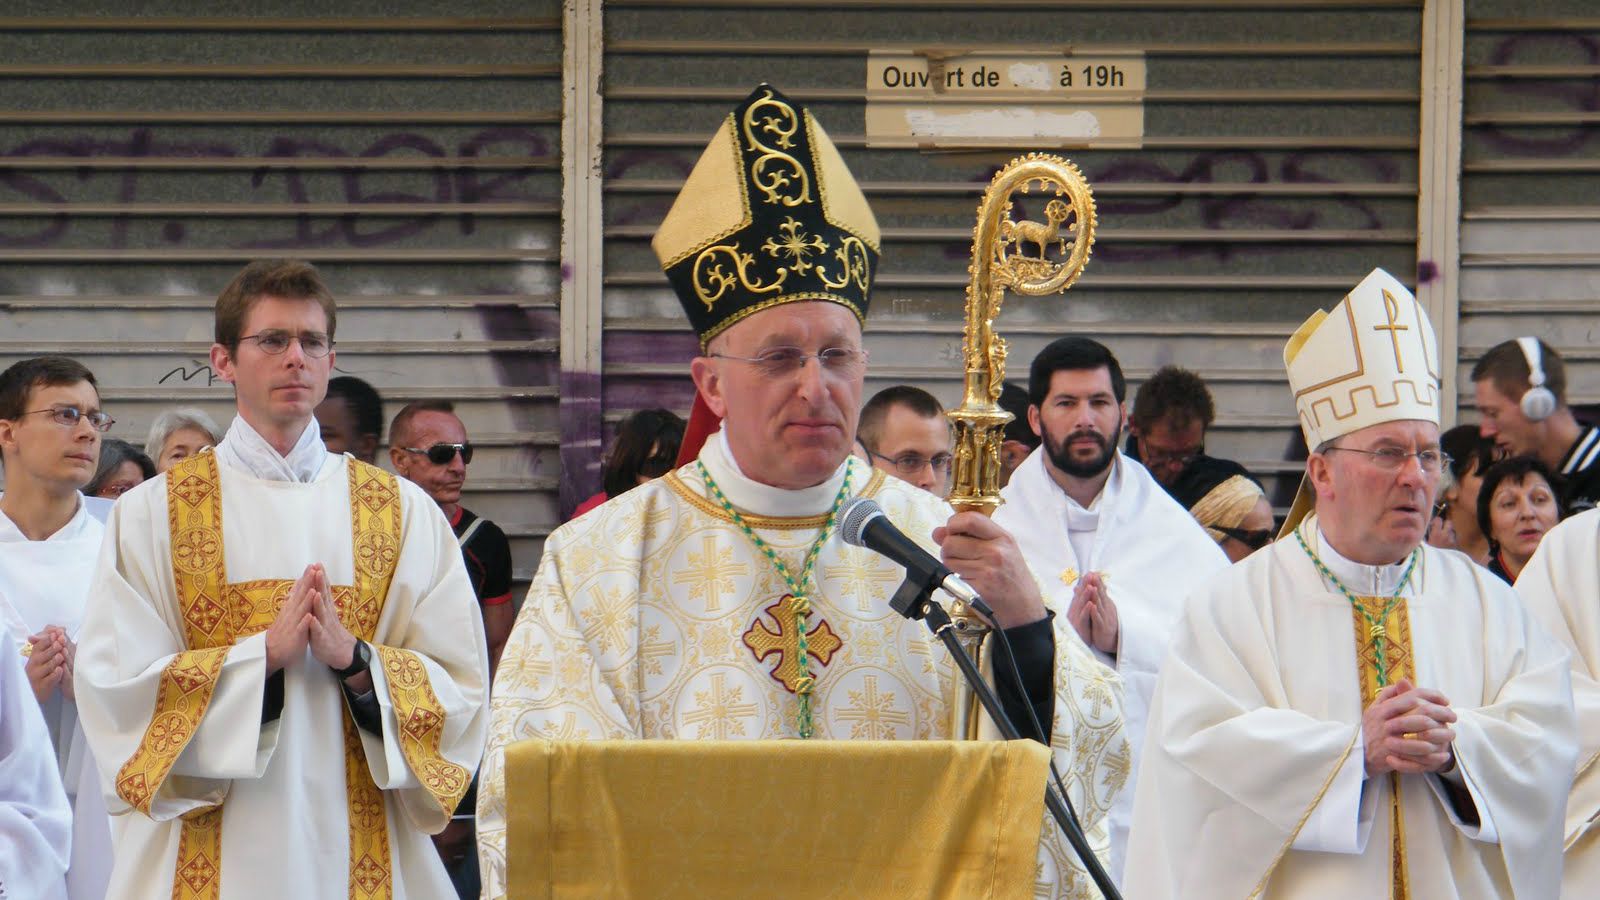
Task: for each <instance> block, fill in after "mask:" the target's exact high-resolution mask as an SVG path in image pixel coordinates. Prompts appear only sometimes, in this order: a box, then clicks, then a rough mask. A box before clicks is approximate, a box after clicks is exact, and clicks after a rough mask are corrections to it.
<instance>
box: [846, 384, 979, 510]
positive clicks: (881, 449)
mask: <svg viewBox="0 0 1600 900" xmlns="http://www.w3.org/2000/svg"><path fill="white" fill-rule="evenodd" d="M856 439H857V440H859V441H860V442H861V446H862V447H863V448H864V449H865V450H866V451H867V456H868V458H869V459H871V461H872V466H873V468H875V469H882V470H883V471H885V472H888V473H889V474H890V475H893V476H895V477H896V478H899V479H900V480H902V481H908V482H910V483H912V484H914V485H916V486H917V487H919V488H922V489H923V490H925V491H927V492H928V493H930V494H932V495H934V496H935V497H944V496H946V495H948V494H949V493H950V461H951V459H952V458H953V457H952V456H951V454H950V451H951V448H952V447H953V446H954V444H955V437H954V435H952V434H951V431H950V420H949V419H947V418H945V415H944V407H942V406H940V405H939V401H938V400H936V399H934V396H933V395H932V394H930V393H928V392H927V391H925V390H923V389H922V388H919V387H913V386H911V385H909V384H897V385H895V386H893V387H887V388H884V389H883V390H881V391H879V392H877V393H876V394H873V395H872V399H871V400H868V401H867V403H866V405H865V406H863V407H861V422H860V424H859V425H857V426H856Z"/></svg>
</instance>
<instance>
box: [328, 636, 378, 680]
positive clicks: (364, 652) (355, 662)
mask: <svg viewBox="0 0 1600 900" xmlns="http://www.w3.org/2000/svg"><path fill="white" fill-rule="evenodd" d="M371 665H372V648H371V647H368V646H367V642H366V641H363V640H361V639H359V638H358V639H357V640H356V649H355V651H354V652H352V653H351V654H350V665H348V666H345V667H344V668H342V669H333V666H329V667H328V668H330V669H333V674H335V675H337V676H339V680H340V681H343V680H344V679H346V678H354V677H355V676H357V675H360V674H361V673H362V672H365V671H366V670H367V668H368V667H370V666H371Z"/></svg>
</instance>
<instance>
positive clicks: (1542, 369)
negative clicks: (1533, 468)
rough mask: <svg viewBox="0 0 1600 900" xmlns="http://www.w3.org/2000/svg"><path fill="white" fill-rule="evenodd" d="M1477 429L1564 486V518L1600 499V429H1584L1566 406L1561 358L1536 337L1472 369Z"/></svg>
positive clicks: (1493, 353) (1501, 347)
mask: <svg viewBox="0 0 1600 900" xmlns="http://www.w3.org/2000/svg"><path fill="white" fill-rule="evenodd" d="M1472 382H1473V389H1474V392H1475V399H1476V402H1477V406H1478V412H1479V413H1480V414H1482V416H1483V421H1482V422H1480V423H1479V425H1478V430H1479V432H1480V433H1481V434H1482V435H1483V436H1484V437H1486V438H1492V439H1493V440H1494V442H1495V446H1496V448H1498V449H1499V450H1500V452H1502V453H1504V454H1506V455H1508V456H1535V457H1538V458H1539V459H1540V460H1542V461H1543V462H1544V463H1545V465H1547V466H1549V467H1550V468H1551V469H1552V470H1554V471H1555V472H1556V473H1557V474H1559V475H1560V476H1561V478H1562V480H1564V481H1565V482H1566V485H1565V488H1564V490H1563V492H1562V505H1563V507H1564V511H1565V514H1567V515H1571V514H1572V513H1576V512H1581V511H1582V510H1585V509H1590V508H1592V507H1594V505H1595V503H1596V501H1597V500H1600V428H1595V427H1594V426H1588V427H1585V426H1583V425H1581V424H1579V423H1578V420H1577V419H1576V418H1574V417H1573V415H1572V410H1571V409H1570V408H1568V406H1567V371H1566V366H1565V365H1564V364H1562V362H1561V356H1560V355H1559V354H1557V353H1556V351H1555V350H1553V349H1552V348H1551V347H1550V345H1549V344H1546V343H1545V342H1544V341H1541V340H1539V339H1538V338H1533V337H1519V338H1517V339H1516V340H1511V341H1504V342H1502V343H1499V344H1496V345H1495V346H1494V347H1492V348H1490V350H1489V352H1488V353H1485V354H1484V355H1483V358H1481V359H1479V360H1478V362H1477V365H1475V366H1473V367H1472Z"/></svg>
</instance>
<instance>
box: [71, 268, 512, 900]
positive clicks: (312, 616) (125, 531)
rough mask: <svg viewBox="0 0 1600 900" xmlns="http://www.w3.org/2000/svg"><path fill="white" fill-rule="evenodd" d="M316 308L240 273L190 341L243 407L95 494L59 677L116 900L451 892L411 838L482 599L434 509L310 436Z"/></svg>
mask: <svg viewBox="0 0 1600 900" xmlns="http://www.w3.org/2000/svg"><path fill="white" fill-rule="evenodd" d="M335 313H336V310H335V307H334V302H333V297H332V295H331V294H330V293H329V292H328V289H327V287H326V286H324V284H323V283H322V280H321V278H320V276H319V275H318V274H317V272H316V270H315V269H313V268H312V267H311V266H309V265H307V264H305V263H301V262H294V261H267V262H257V263H251V264H250V265H248V266H246V267H245V268H244V269H243V270H242V271H241V272H240V273H239V275H238V276H236V277H235V278H234V280H233V282H232V283H231V284H229V285H228V287H227V288H226V289H224V290H223V292H222V294H221V295H220V296H219V297H218V299H217V315H216V328H215V331H216V343H215V344H214V345H213V346H212V349H211V362H212V367H213V368H214V369H215V370H216V371H217V373H218V375H219V376H220V377H221V378H222V379H223V380H224V381H227V382H229V383H231V384H233V385H234V390H235V394H236V396H237V402H238V412H239V414H238V416H237V417H236V418H235V419H234V421H233V424H232V426H231V427H230V428H229V429H228V433H227V436H226V437H225V438H224V439H223V441H222V443H220V444H219V445H217V447H216V448H215V450H211V451H202V452H200V453H198V454H196V455H194V456H192V457H190V458H188V459H185V460H184V461H182V462H180V463H178V464H176V465H174V466H173V467H172V468H170V469H168V470H167V471H166V472H165V473H163V474H161V475H159V476H157V477H156V478H154V479H151V480H150V481H146V482H145V483H144V484H142V485H140V486H139V487H137V488H135V489H133V490H132V491H129V492H128V493H126V494H124V495H123V496H122V498H121V499H120V500H118V502H117V504H116V506H115V508H114V509H113V511H112V515H111V520H110V522H109V524H108V526H107V531H106V546H105V550H104V552H103V553H102V555H101V558H100V563H99V567H98V570H97V571H96V574H95V578H94V586H93V588H92V589H91V591H90V597H91V599H90V603H89V610H88V612H87V614H86V623H85V627H84V630H83V638H82V641H81V643H80V645H79V649H78V658H77V673H76V675H77V677H76V679H75V683H76V685H77V694H78V703H79V708H80V712H81V715H82V717H83V727H84V731H85V732H86V733H87V735H88V737H89V743H90V745H91V746H92V748H93V749H94V754H95V758H96V760H97V761H98V762H99V764H100V769H101V773H102V776H103V779H104V781H103V783H104V785H105V786H106V787H107V789H108V791H109V793H110V799H111V803H112V811H113V813H114V814H116V815H117V816H118V818H117V821H116V825H115V828H114V834H115V839H116V851H117V852H116V866H115V868H114V870H113V872H112V875H111V896H113V897H117V898H119V900H124V898H131V900H142V898H148V900H155V898H163V900H165V898H169V897H183V898H213V900H247V898H257V897H261V898H265V897H273V898H277V897H294V898H297V900H300V898H308V900H334V898H339V900H345V898H363V900H365V898H394V900H399V898H407V897H410V898H418V897H422V898H436V897H445V896H449V895H450V893H451V888H450V883H449V880H448V879H447V878H446V876H445V871H444V867H443V865H442V864H441V863H440V861H439V856H438V854H437V853H436V852H435V851H434V849H433V845H432V842H431V841H430V840H429V839H428V835H429V834H430V833H434V832H438V831H440V830H441V829H443V828H444V826H445V824H446V823H447V822H448V821H449V819H450V815H451V813H452V811H453V810H454V809H455V807H456V804H457V803H458V802H459V801H460V799H461V796H462V794H463V793H464V792H465V791H466V789H467V783H468V782H469V780H470V779H471V777H472V772H473V770H474V769H475V768H476V766H477V764H478V761H479V759H480V755H481V752H482V749H483V741H484V734H485V731H486V728H487V725H488V702H487V701H488V698H487V693H488V692H487V682H488V658H487V655H486V652H485V650H484V641H483V631H482V626H481V625H480V624H479V622H480V620H479V617H478V615H477V600H476V598H475V597H474V596H473V591H472V585H471V583H470V582H469V580H468V578H467V574H466V570H465V568H464V567H463V565H462V562H461V553H460V550H459V549H458V548H457V546H456V542H455V536H454V535H453V534H452V533H451V531H450V527H449V524H448V523H447V522H446V521H445V519H444V516H443V514H442V513H440V512H439V509H438V507H437V505H435V504H434V503H433V501H432V500H431V499H430V498H429V497H428V496H427V495H426V494H424V493H423V492H422V490H421V489H420V488H417V487H416V486H415V485H412V484H410V483H409V482H406V481H402V480H399V479H397V478H395V477H394V476H393V475H391V474H389V473H387V472H384V471H382V470H380V469H377V468H374V467H372V466H369V465H367V464H365V463H361V462H357V461H356V460H354V459H353V458H352V457H350V456H348V455H340V456H335V455H333V454H330V453H329V452H328V451H327V449H326V448H325V447H324V446H323V444H322V440H321V437H320V435H319V432H318V428H317V426H316V422H315V421H314V420H313V418H312V410H313V409H314V408H315V407H316V405H317V404H318V403H319V402H320V401H321V400H322V398H323V395H324V393H325V392H326V390H327V385H328V373H329V370H330V369H331V368H332V367H333V363H334V352H333V332H334V327H335Z"/></svg>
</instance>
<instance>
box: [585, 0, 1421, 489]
mask: <svg viewBox="0 0 1600 900" xmlns="http://www.w3.org/2000/svg"><path fill="white" fill-rule="evenodd" d="M1421 21H1422V13H1421V4H1419V3H1403V2H1367V3H1359V4H1357V3H1341V2H1292V0H1282V2H1277V3H1263V2H1239V3H1227V2H1217V0H1212V2H1192V3H1190V2H1176V0H1162V2H1139V0H1129V2H1121V3H1105V2H1101V3H1090V2H1058V3H1041V2H1025V0H1011V2H997V3H983V4H978V3H926V2H922V3H908V2H895V0H878V2H867V0H859V2H851V0H820V2H804V0H801V2H791V3H787V4H783V5H782V6H781V7H779V6H777V5H762V6H759V7H756V6H753V5H749V4H733V3H717V2H707V0H694V2H690V0H685V2H672V0H616V2H612V3H608V4H607V5H606V8H605V17H604V30H605V63H604V64H605V79H604V85H605V88H604V109H605V123H606V131H605V141H604V153H603V165H602V171H603V173H604V191H605V225H604V254H605V257H604V258H605V279H604V281H605V285H604V314H605V317H604V351H603V358H604V373H605V378H604V407H605V418H606V420H607V421H608V422H610V423H613V424H614V423H615V422H616V421H618V420H619V419H620V418H622V417H623V416H625V415H627V414H628V413H629V412H631V411H632V410H634V409H636V408H639V407H643V406H653V405H667V406H671V407H677V408H680V409H683V408H687V406H688V404H689V401H690V399H691V396H692V394H691V391H692V388H691V386H690V384H689V381H688V378H687V377H686V372H687V366H686V364H685V360H687V359H688V358H689V357H690V356H692V355H693V353H694V350H695V341H694V339H693V337H692V335H690V334H689V333H688V330H687V328H686V326H685V325H684V323H683V318H682V314H681V312H679V310H678V308H677V305H676V302H675V301H674V299H673V298H672V295H671V293H670V291H669V290H668V289H667V285H666V282H665V280H664V279H663V278H662V276H661V275H660V273H659V269H658V268H657V265H656V260H655V259H654V257H653V255H652V254H651V252H650V248H649V238H650V236H651V235H652V233H653V231H654V228H655V225H656V224H657V223H658V222H659V221H660V218H661V216H662V215H663V214H664V213H665V211H666V209H667V208H668V206H669V205H670V204H671V201H672V198H673V196H674V195H675V193H676V192H677V190H678V188H679V186H680V185H681V183H682V180H683V178H684V177H685V175H686V174H687V173H688V171H689V170H690V168H691V167H692V166H693V164H694V162H695V160H696V159H697V158H698V155H699V153H700V150H701V149H702V147H703V144H704V141H705V140H706V139H707V136H708V135H709V134H710V133H711V132H712V130H713V129H714V128H715V127H716V124H717V122H718V120H719V119H720V118H721V117H722V116H723V115H725V114H726V112H727V110H728V108H729V107H730V106H731V105H732V104H733V103H734V102H736V101H737V100H738V99H739V98H742V97H743V96H744V94H746V93H747V92H748V91H749V90H750V88H751V87H752V86H754V85H755V84H756V83H757V82H759V81H762V80H769V81H771V82H772V83H774V84H776V85H778V86H779V87H780V88H782V89H783V90H784V91H785V92H786V93H788V94H789V95H790V96H791V97H793V98H795V99H796V100H799V101H801V102H805V103H807V104H808V105H810V106H811V107H812V108H813V109H815V110H816V111H817V113H818V115H819V117H820V118H821V119H822V121H823V122H824V123H825V124H826V125H827V126H828V129H829V132H830V134H831V135H833V137H834V139H835V141H836V142H837V143H838V145H839V147H840V149H841V151H842V152H843V154H844V155H845V157H846V159H847V161H848V163H849V164H850V166H851V168H852V170H853V171H854V173H855V174H856V177H857V178H858V179H859V180H860V181H861V182H862V184H863V187H864V189H865V190H866V192H867V195H868V197H869V199H870V200H871V201H872V202H873V204H874V209H875V211H876V213H877V215H878V218H879V222H880V224H881V225H882V226H883V228H884V232H885V235H884V244H885V246H884V253H883V261H882V269H881V272H880V274H879V277H878V280H877V287H876V289H875V298H874V303H873V308H872V314H871V321H870V323H869V327H868V346H869V348H870V350H871V352H872V360H873V362H872V367H871V369H870V371H869V373H868V384H867V390H868V392H869V394H870V392H872V391H875V390H877V389H878V388H881V387H884V386H887V385H889V384H893V383H899V382H910V383H914V384H919V385H922V386H924V387H926V388H927V389H929V390H931V391H932V392H933V393H934V394H935V395H936V396H938V397H939V398H940V400H941V401H943V402H944V403H946V404H954V403H955V402H957V401H959V399H960V394H959V390H960V386H959V381H958V379H959V378H960V369H959V361H958V358H959V357H958V350H959V346H960V339H961V337H960V331H961V324H962V298H963V291H964V288H965V284H966V274H965V272H966V266H967V261H968V256H969V252H970V245H971V231H972V226H973V216H974V211H975V208H976V205H977V201H978V198H979V196H980V194H981V191H982V189H983V187H984V186H985V185H986V184H987V182H988V180H989V177H990V175H991V174H992V173H993V172H994V171H995V170H996V168H997V167H998V166H1000V165H1003V164H1004V163H1005V162H1006V161H1007V160H1008V159H1009V158H1011V156H1013V155H1014V154H1015V153H1016V152H1020V151H1023V150H1030V149H1048V148H1043V147H1036V146H1033V145H1026V144H1019V146H1017V147H1016V148H1014V149H995V150H985V151H947V152H920V151H918V150H915V149H883V148H879V147H870V148H869V147H868V146H867V140H866V137H865V135H864V129H865V124H864V121H865V120H864V109H865V97H866V91H865V88H864V85H865V78H866V67H867V57H868V53H869V52H870V51H873V50H884V49H899V50H907V51H911V52H914V53H929V52H940V51H952V50H958V49H962V48H982V49H984V50H986V51H988V50H997V49H1001V48H1014V49H1032V50H1040V49H1043V50H1057V51H1063V52H1071V53H1074V54H1078V55H1084V54H1089V53H1093V52H1097V51H1116V50H1131V51H1141V52H1143V53H1144V55H1145V59H1146V64H1147V84H1146V91H1145V94H1144V103H1145V106H1144V115H1145V136H1144V139H1143V145H1142V146H1141V147H1139V148H1137V149H1087V150H1085V149H1072V148H1071V147H1065V148H1062V149H1061V150H1059V151H1058V152H1061V153H1062V154H1063V155H1066V156H1068V157H1069V158H1071V159H1072V160H1073V161H1074V162H1076V163H1077V164H1078V165H1079V167H1080V168H1082V169H1083V170H1084V172H1085V174H1086V175H1087V176H1088V178H1089V180H1090V182H1091V184H1092V185H1093V187H1094V190H1095V195H1096V198H1097V202H1098V206H1099V214H1100V231H1099V233H1098V239H1097V242H1096V247H1095V253H1094V258H1093V260H1092V261H1091V262H1090V264H1089V268H1088V270H1087V272H1086V274H1085V275H1084V277H1083V279H1082V281H1081V282H1079V284H1078V286H1077V287H1075V288H1074V289H1073V290H1071V291H1070V292H1068V293H1067V294H1066V295H1065V297H1064V298H1044V299H1037V300H1032V299H1023V298H1016V299H1011V300H1008V303H1007V308H1006V311H1005V313H1004V314H1003V316H1002V318H1001V319H1000V321H999V322H998V325H997V327H998V330H999V331H1000V332H1001V333H1002V334H1003V335H1005V336H1006V337H1007V338H1008V339H1009V340H1010V341H1011V344H1012V351H1011V364H1010V367H1009V374H1010V376H1011V377H1012V379H1013V380H1020V381H1022V382H1026V377H1027V375H1026V371H1027V365H1028V362H1029V361H1030V360H1031V359H1032V357H1033V355H1034V353H1035V352H1037V350H1038V349H1039V348H1040V347H1042V346H1043V345H1044V344H1045V343H1046V342H1048V341H1049V340H1050V339H1052V338H1053V337H1055V336H1058V335H1061V334H1068V333H1081V334H1085V335H1089V336H1092V337H1096V338H1098V339H1101V340H1103V341H1104V342H1105V343H1107V344H1108V345H1109V346H1110V347H1111V348H1112V349H1113V351H1114V352H1115V353H1117V355H1118V357H1119V358H1120V360H1121V361H1122V364H1123V366H1124V368H1125V369H1126V370H1127V372H1128V375H1129V378H1130V380H1131V382H1133V383H1132V384H1131V385H1130V399H1131V394H1132V391H1133V390H1134V389H1135V388H1136V387H1137V384H1138V382H1140V381H1142V380H1143V379H1144V378H1146V377H1147V376H1148V374H1149V373H1150V372H1152V371H1153V370H1154V369H1156V368H1157V367H1159V366H1161V365H1163V364H1166V363H1176V364H1179V365H1183V366H1186V367H1189V368H1192V369H1194V370H1196V371H1198V372H1200V373H1202V374H1203V375H1204V376H1205V377H1206V379H1207V380H1208V381H1209V382H1210V384H1211V386H1212V390H1213V392H1214V394H1215V395H1216V399H1217V406H1218V422H1217V425H1216V427H1215V430H1214V432H1213V435H1212V437H1211V438H1210V440H1209V447H1208V449H1209V451H1210V452H1212V453H1213V454H1216V455H1220V456H1229V457H1235V458H1238V459H1240V460H1242V461H1244V462H1245V463H1246V465H1248V466H1249V467H1250V468H1251V469H1252V470H1253V471H1255V472H1257V473H1259V474H1260V475H1262V476H1263V477H1264V478H1265V479H1266V480H1267V482H1268V484H1269V490H1270V489H1271V488H1273V487H1274V486H1275V484H1274V483H1276V486H1278V487H1279V488H1280V489H1279V490H1278V491H1277V492H1276V496H1278V497H1286V496H1287V491H1288V490H1289V488H1290V487H1291V486H1292V482H1294V481H1295V480H1296V479H1297V478H1298V472H1299V470H1300V464H1299V463H1298V462H1294V461H1291V460H1289V459H1288V457H1289V455H1290V450H1289V448H1290V446H1291V443H1292V436H1293V435H1294V433H1295V420H1294V407H1293V404H1292V402H1291V401H1290V397H1289V394H1288V391H1287V381H1286V379H1285V377H1284V374H1283V366H1282V349H1283V343H1284V340H1285V339H1286V338H1287V337H1288V335H1289V333H1290V332H1291V331H1292V330H1293V328H1294V327H1295V326H1296V325H1298V324H1299V323H1300V321H1302V320H1303V319H1304V317H1305V316H1306V315H1308V314H1309V313H1310V311H1311V310H1312V309H1315V308H1317V307H1326V306H1328V305H1329V304H1331V303H1332V302H1334V301H1336V300H1337V299H1338V298H1339V297H1340V296H1342V294H1343V292H1344V291H1345V290H1347V289H1348V288H1350V287H1351V286H1353V285H1354V284H1355V283H1356V282H1357V281H1358V280H1359V279H1360V278H1361V277H1362V276H1363V275H1364V274H1366V272H1367V271H1368V270H1369V269H1371V268H1372V267H1374V266H1383V267H1385V268H1387V269H1388V270H1390V271H1391V272H1393V273H1395V274H1396V275H1397V276H1398V277H1400V278H1402V279H1403V280H1406V281H1408V282H1410V281H1411V280H1412V279H1413V275H1414V273H1415V270H1416V259H1417V239H1418V226H1417V212H1418V207H1417V197H1418V189H1419V187H1418V133H1419V125H1418V114H1419V97H1420V88H1419V69H1420V64H1419V55H1420V52H1421V48H1420V36H1419V35H1420V28H1421Z"/></svg>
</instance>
